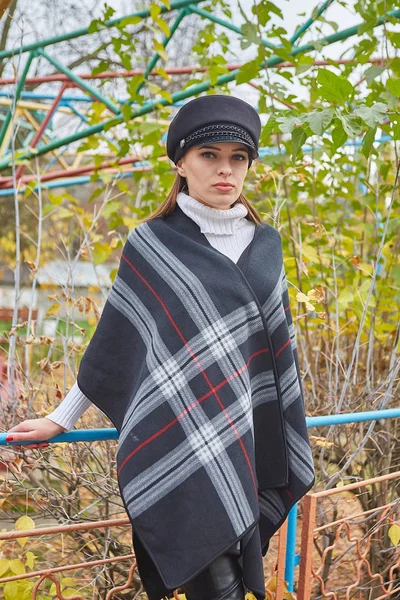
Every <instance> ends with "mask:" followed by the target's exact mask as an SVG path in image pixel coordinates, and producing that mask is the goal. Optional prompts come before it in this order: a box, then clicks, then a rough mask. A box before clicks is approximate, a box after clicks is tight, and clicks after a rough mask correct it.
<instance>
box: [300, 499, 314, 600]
mask: <svg viewBox="0 0 400 600" xmlns="http://www.w3.org/2000/svg"><path fill="white" fill-rule="evenodd" d="M316 513H317V499H316V497H315V495H314V494H307V495H306V496H305V497H304V502H303V524H302V528H301V553H300V573H299V586H298V592H297V600H310V597H311V582H312V580H311V576H312V564H313V548H314V527H315V519H316Z"/></svg>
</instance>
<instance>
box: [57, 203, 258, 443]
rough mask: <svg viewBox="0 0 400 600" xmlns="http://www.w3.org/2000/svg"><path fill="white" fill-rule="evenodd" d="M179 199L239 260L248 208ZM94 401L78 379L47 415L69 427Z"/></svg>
mask: <svg viewBox="0 0 400 600" xmlns="http://www.w3.org/2000/svg"><path fill="white" fill-rule="evenodd" d="M176 201H177V204H178V205H179V207H180V208H181V209H182V210H183V212H184V213H185V214H186V215H187V216H188V217H190V218H191V219H193V221H194V222H195V223H197V225H198V226H199V227H200V231H201V233H203V234H204V235H205V236H206V238H207V239H208V241H209V242H210V244H211V245H212V246H213V247H214V248H216V249H217V250H219V252H222V254H225V255H226V256H228V257H229V258H230V259H231V260H232V261H233V262H235V263H236V262H237V261H238V259H239V257H240V255H241V254H242V252H243V250H244V249H245V248H246V247H247V246H248V245H249V244H250V242H251V240H252V239H253V235H254V230H255V224H254V223H253V221H249V220H248V219H246V218H245V217H246V215H247V212H248V211H247V208H246V207H245V206H244V205H243V204H241V203H237V204H235V205H234V206H232V207H231V208H228V209H219V208H212V207H210V206H206V205H205V204H202V203H201V202H199V201H198V200H195V199H194V198H192V197H191V196H188V195H187V194H185V193H183V192H180V193H179V194H178V196H177V199H176ZM91 404H92V403H91V401H90V400H89V399H88V398H86V396H85V395H84V394H83V393H82V392H81V390H80V389H79V387H78V384H77V382H75V383H74V385H73V386H72V388H71V389H70V391H69V392H68V394H67V395H66V396H65V398H64V400H63V401H62V402H61V403H60V404H59V406H58V407H57V408H56V409H55V410H54V411H53V412H51V413H50V414H48V415H47V418H48V419H50V420H51V421H53V422H54V423H57V424H58V425H61V427H63V428H64V429H66V430H67V431H69V430H70V429H72V428H73V426H74V424H75V422H76V421H77V420H78V419H79V417H80V416H81V415H82V414H83V413H84V412H85V410H87V409H88V408H89V406H91Z"/></svg>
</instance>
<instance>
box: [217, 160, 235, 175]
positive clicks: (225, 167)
mask: <svg viewBox="0 0 400 600" xmlns="http://www.w3.org/2000/svg"><path fill="white" fill-rule="evenodd" d="M218 173H225V174H229V173H232V167H231V165H230V163H229V161H226V162H223V163H221V164H220V165H218Z"/></svg>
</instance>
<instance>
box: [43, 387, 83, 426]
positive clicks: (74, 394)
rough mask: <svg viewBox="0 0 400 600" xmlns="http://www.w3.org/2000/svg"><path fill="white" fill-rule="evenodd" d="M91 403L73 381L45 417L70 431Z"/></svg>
mask: <svg viewBox="0 0 400 600" xmlns="http://www.w3.org/2000/svg"><path fill="white" fill-rule="evenodd" d="M91 404H92V403H91V401H90V400H89V399H88V398H86V396H85V394H84V393H83V392H81V390H80V389H79V387H78V384H77V382H75V383H74V385H73V386H72V388H71V389H70V391H69V392H68V394H67V395H66V396H65V398H64V400H63V401H62V402H61V403H60V404H59V405H58V406H57V408H56V409H55V410H53V412H51V413H50V414H48V415H46V418H47V419H50V421H53V423H57V425H61V427H64V429H66V430H67V431H70V430H71V429H72V428H73V427H74V425H75V423H76V421H77V420H78V419H79V417H81V416H82V415H83V413H84V412H85V410H87V409H88V408H89V406H91Z"/></svg>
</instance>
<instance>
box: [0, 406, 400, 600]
mask: <svg viewBox="0 0 400 600" xmlns="http://www.w3.org/2000/svg"><path fill="white" fill-rule="evenodd" d="M399 417H400V408H392V409H386V410H377V411H366V412H360V413H346V414H338V415H324V416H319V417H307V418H306V421H307V427H308V428H313V427H322V426H327V425H339V424H345V423H357V422H362V421H364V422H365V421H377V420H381V419H391V418H399ZM5 438H6V434H5V433H2V434H0V445H21V442H8V443H7V442H6V441H5ZM116 439H118V432H117V430H116V429H113V428H105V429H79V430H74V431H70V432H68V433H62V434H60V435H57V436H55V437H53V438H52V439H50V440H48V442H49V443H60V442H61V443H62V442H64V443H71V442H94V441H101V440H116ZM33 443H35V442H34V441H31V442H27V443H26V444H25V445H29V444H33ZM397 478H398V479H400V472H396V473H389V474H387V475H383V476H381V477H376V478H374V479H370V480H366V481H359V482H356V483H354V484H350V485H347V486H342V487H340V488H334V489H331V490H325V491H321V492H316V493H309V494H307V495H306V496H305V497H304V499H303V527H302V540H301V551H300V554H297V553H296V541H297V531H298V523H297V520H298V518H297V513H298V505H297V504H296V505H295V506H293V508H292V510H291V511H290V513H289V516H288V518H287V520H286V522H285V523H284V525H283V526H282V527H281V528H280V530H279V532H278V539H279V542H278V549H277V559H276V561H275V562H274V567H273V569H272V570H271V574H270V576H269V577H268V578H266V584H267V585H268V581H271V578H274V593H273V594H272V593H271V592H270V591H269V590H267V595H268V597H269V598H276V599H278V598H281V597H282V594H283V592H284V590H285V585H286V586H287V588H286V589H287V591H289V592H292V591H293V590H294V582H295V569H296V567H297V566H299V565H300V570H299V576H298V582H299V585H298V600H307V599H308V598H309V594H310V590H311V588H312V582H313V580H316V581H317V582H319V583H318V584H319V585H320V589H321V597H322V598H323V597H329V598H333V599H334V600H335V599H336V595H335V593H334V592H329V594H330V595H327V596H324V594H325V592H326V590H325V588H324V584H323V582H322V580H321V575H320V571H321V568H323V560H321V561H320V562H321V564H320V567H319V568H316V567H315V565H314V562H315V561H314V558H313V545H314V539H315V535H316V534H317V533H318V532H320V531H322V529H324V528H326V527H328V525H324V526H323V527H319V528H316V527H315V510H316V502H317V500H318V499H320V498H324V497H327V496H333V495H336V494H344V493H346V492H348V491H350V490H352V489H355V488H361V487H363V486H367V485H371V484H373V483H376V482H379V481H384V480H389V479H397ZM395 504H396V503H391V504H390V505H385V506H383V507H379V510H381V511H382V519H383V518H384V516H385V515H387V514H388V511H389V510H390V509H392V508H393V506H394V505H395ZM396 509H397V504H396ZM375 513H376V510H375V511H366V512H364V513H358V515H357V516H358V517H360V518H361V517H362V516H363V515H364V517H365V516H367V514H370V515H371V514H375ZM354 518H355V517H354V516H351V517H349V518H348V519H340V520H336V521H334V522H333V523H329V526H330V527H333V526H334V525H335V526H337V527H338V531H339V533H340V532H341V531H342V530H343V529H344V528H346V530H347V531H348V532H349V527H350V525H349V519H350V520H351V519H354ZM368 518H370V517H368ZM382 522H383V521H382ZM116 525H125V526H126V525H129V520H128V519H118V520H114V521H112V520H111V521H101V522H98V523H96V524H93V523H81V524H76V525H75V524H74V525H64V526H58V527H52V528H39V529H34V530H31V531H17V532H16V531H14V532H5V533H1V534H0V540H6V539H7V540H10V539H17V538H18V537H32V536H39V535H44V534H46V533H49V532H50V531H51V532H53V533H54V532H67V531H74V530H77V529H80V530H85V529H86V530H87V529H94V528H98V527H107V526H108V527H109V526H116ZM338 535H339V534H338ZM348 540H349V542H350V543H352V544H353V545H354V544H356V541H355V538H354V537H353V538H351V537H350V533H348ZM335 543H336V544H337V539H336V542H335ZM356 546H357V544H356ZM330 550H331V551H332V548H331V549H330ZM367 551H368V548H367ZM324 556H326V552H325V554H324ZM133 557H134V555H132V554H130V555H127V556H125V557H118V560H129V559H130V560H131V559H132V558H133ZM358 557H359V560H360V561H361V562H362V563H363V564H364V565H365V564H366V562H367V559H366V557H365V552H364V553H362V552H361V550H358ZM104 560H105V561H106V562H107V561H108V562H110V561H113V560H114V559H104ZM103 562H104V561H92V562H90V563H82V564H78V565H71V566H70V567H58V568H55V569H45V570H42V571H38V572H32V573H28V574H25V575H24V577H28V576H29V577H35V576H39V577H40V578H41V579H39V581H43V580H44V579H46V578H47V577H49V576H51V577H54V575H53V574H54V573H56V572H62V571H65V570H72V569H77V568H83V567H84V566H85V567H87V568H89V567H91V566H96V565H99V564H103ZM104 564H106V563H104ZM135 564H136V563H135ZM399 564H400V557H399V560H398V561H396V562H395V564H394V565H393V566H392V573H394V571H395V569H396V568H399ZM134 570H135V569H134V565H132V567H131V569H130V576H129V577H130V579H129V580H130V581H131V580H132V576H133V572H134ZM367 571H368V573H369V575H370V576H371V578H375V579H377V581H378V584H379V585H380V586H381V589H382V591H383V595H381V596H379V598H386V597H389V596H390V595H392V594H393V593H395V592H396V591H397V590H398V589H400V588H397V587H396V588H395V589H394V590H393V585H394V582H390V581H389V582H383V580H382V577H381V576H380V574H379V573H373V571H372V570H371V567H370V566H369V567H367ZM380 577H381V578H380ZM18 578H21V577H20V576H14V577H11V578H5V579H0V584H2V583H5V582H6V581H11V580H17V579H18ZM379 578H380V579H379ZM285 582H286V583H285ZM353 583H354V581H353ZM378 584H377V585H378ZM126 585H129V584H128V583H127V584H126ZM38 587H39V586H38V583H37V584H36V586H35V590H37V589H38ZM113 590H114V591H115V590H116V588H113ZM113 590H111V591H110V592H109V594H111V592H113ZM35 593H36V592H35ZM113 593H114V592H113ZM176 597H177V596H176ZM32 598H33V600H35V598H36V596H35V595H34V596H32ZM59 598H62V596H59ZM108 598H112V595H108V596H107V599H108Z"/></svg>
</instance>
